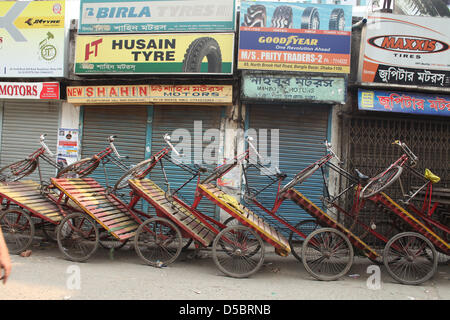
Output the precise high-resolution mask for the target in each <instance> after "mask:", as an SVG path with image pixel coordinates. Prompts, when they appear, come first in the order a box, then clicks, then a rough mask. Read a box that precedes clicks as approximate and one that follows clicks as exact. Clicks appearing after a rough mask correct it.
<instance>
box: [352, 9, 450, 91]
mask: <svg viewBox="0 0 450 320" xmlns="http://www.w3.org/2000/svg"><path fill="white" fill-rule="evenodd" d="M447 20H448V19H447V18H434V17H415V16H414V17H413V16H408V17H405V16H400V15H392V14H382V15H380V16H369V19H368V24H367V28H366V37H365V45H364V46H365V48H364V56H363V58H362V71H361V81H362V82H380V83H386V84H390V83H394V84H403V85H421V86H432V87H450V50H449V44H450V38H449V35H448V33H445V32H442V31H443V30H446V29H447V24H448V22H447Z"/></svg>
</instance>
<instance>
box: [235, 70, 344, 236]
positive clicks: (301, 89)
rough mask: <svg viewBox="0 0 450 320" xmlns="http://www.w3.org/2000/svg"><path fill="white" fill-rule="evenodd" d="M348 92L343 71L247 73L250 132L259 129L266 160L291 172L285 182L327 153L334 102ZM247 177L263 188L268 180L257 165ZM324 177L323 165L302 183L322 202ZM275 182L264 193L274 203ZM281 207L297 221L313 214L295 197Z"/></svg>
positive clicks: (256, 134)
mask: <svg viewBox="0 0 450 320" xmlns="http://www.w3.org/2000/svg"><path fill="white" fill-rule="evenodd" d="M345 95H346V81H345V78H344V77H323V76H319V75H299V74H297V75H291V74H274V73H264V74H263V73H256V72H251V73H244V75H243V87H242V99H243V101H244V102H245V104H246V106H247V108H246V110H247V114H246V129H247V130H249V131H248V132H249V136H253V135H254V141H255V142H256V143H257V144H258V147H259V149H260V152H262V153H265V154H266V155H267V158H268V159H267V160H268V161H270V163H268V165H267V166H268V167H272V168H274V167H275V166H276V167H278V168H279V169H280V170H281V171H282V172H283V173H285V174H287V175H288V177H287V179H286V181H285V182H287V181H289V180H290V179H292V178H293V177H294V176H295V175H296V174H297V173H298V172H300V171H301V170H303V169H304V168H306V167H307V166H309V165H310V164H312V163H314V162H315V161H317V160H319V159H320V158H321V157H322V156H324V155H325V153H326V149H325V147H324V144H323V143H324V141H325V140H328V141H330V140H331V132H332V128H331V121H332V111H333V106H334V105H336V104H342V103H344V101H345ZM277 142H279V143H278V146H277V145H276V143H277ZM277 163H278V164H277ZM248 178H249V184H250V186H251V187H257V188H261V187H262V186H263V185H264V183H267V182H268V180H267V179H265V178H262V177H261V176H260V173H259V172H257V171H256V170H254V171H250V175H249V177H248ZM323 183H324V182H323V178H322V175H321V174H320V171H318V172H316V173H315V174H314V175H312V176H311V177H310V178H309V179H308V180H307V181H305V182H304V183H303V184H302V185H301V186H298V187H299V190H301V192H302V193H304V194H305V195H306V196H307V197H308V198H309V199H311V200H312V201H313V202H314V203H316V204H317V205H319V206H322V202H321V196H323V192H324V188H323V187H324V185H323ZM276 187H277V186H276V185H274V186H273V187H272V188H269V189H267V190H265V191H264V192H263V193H262V194H261V199H263V203H264V204H265V205H266V206H267V207H268V208H271V206H272V205H273V201H274V194H275V193H276V189H274V188H276ZM280 213H281V214H282V216H283V217H284V218H285V219H286V220H287V221H288V222H290V223H291V224H292V225H295V224H297V223H298V222H299V221H300V220H304V219H307V218H309V217H310V216H309V215H308V214H306V213H305V212H303V211H302V210H301V209H300V208H299V207H298V206H297V205H295V204H294V203H293V202H290V201H286V202H284V203H283V205H282V206H281V208H280ZM265 218H267V219H269V220H271V218H270V217H265ZM286 231H287V230H286Z"/></svg>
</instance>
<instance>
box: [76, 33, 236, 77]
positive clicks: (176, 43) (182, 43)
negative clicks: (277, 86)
mask: <svg viewBox="0 0 450 320" xmlns="http://www.w3.org/2000/svg"><path fill="white" fill-rule="evenodd" d="M233 47H234V34H232V33H210V34H208V33H201V34H195V33H189V34H161V35H159V34H152V35H146V34H139V35H103V36H89V35H78V36H77V39H76V51H75V73H77V74H106V73H116V74H117V73H123V74H134V73H208V74H232V72H233Z"/></svg>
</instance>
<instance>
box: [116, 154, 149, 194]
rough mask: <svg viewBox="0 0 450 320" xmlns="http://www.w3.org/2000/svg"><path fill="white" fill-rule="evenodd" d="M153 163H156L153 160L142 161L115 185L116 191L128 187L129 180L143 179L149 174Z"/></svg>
mask: <svg viewBox="0 0 450 320" xmlns="http://www.w3.org/2000/svg"><path fill="white" fill-rule="evenodd" d="M152 161H154V159H153V158H151V159H147V160H144V161H141V162H140V163H138V164H137V165H136V166H134V167H133V168H131V169H130V170H128V171H127V172H126V173H125V174H124V175H123V176H121V177H120V178H119V180H117V182H116V184H115V185H114V191H115V190H120V189H123V188H125V187H128V180H130V179H141V178H143V177H144V176H146V175H147V173H148V172H147V171H148V169H149V167H150V165H151V164H152Z"/></svg>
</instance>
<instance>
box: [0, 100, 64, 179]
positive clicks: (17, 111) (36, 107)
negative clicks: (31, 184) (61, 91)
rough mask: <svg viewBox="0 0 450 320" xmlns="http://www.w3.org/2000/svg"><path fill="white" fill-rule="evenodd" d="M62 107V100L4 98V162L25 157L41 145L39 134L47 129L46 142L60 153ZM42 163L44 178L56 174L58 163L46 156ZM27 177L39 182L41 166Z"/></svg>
mask: <svg viewBox="0 0 450 320" xmlns="http://www.w3.org/2000/svg"><path fill="white" fill-rule="evenodd" d="M60 110H61V107H60V105H59V103H58V102H41V101H36V102H35V101H33V102H30V101H27V102H22V101H5V102H3V124H2V139H1V140H2V141H1V143H2V145H1V153H0V165H1V166H6V165H8V164H11V163H13V162H15V161H18V160H22V159H25V158H26V157H27V156H28V155H30V154H31V153H33V152H34V151H36V150H37V149H38V148H40V147H41V145H40V144H39V137H40V135H41V134H44V133H46V134H47V136H46V139H45V143H46V144H47V146H48V147H49V148H50V150H51V151H52V152H53V153H54V154H56V144H57V136H58V124H59V117H60ZM54 159H55V160H56V157H55V158H54ZM39 163H40V167H41V172H42V178H43V180H44V181H48V180H49V179H50V177H54V176H55V174H56V168H55V167H53V166H51V165H49V164H48V163H47V162H45V161H44V160H41V161H39ZM26 178H29V179H33V180H34V181H36V182H39V173H38V169H36V171H35V172H34V173H33V174H31V175H30V176H28V177H26Z"/></svg>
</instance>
